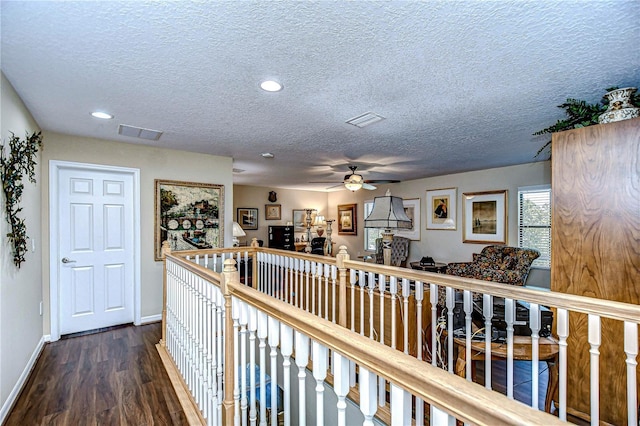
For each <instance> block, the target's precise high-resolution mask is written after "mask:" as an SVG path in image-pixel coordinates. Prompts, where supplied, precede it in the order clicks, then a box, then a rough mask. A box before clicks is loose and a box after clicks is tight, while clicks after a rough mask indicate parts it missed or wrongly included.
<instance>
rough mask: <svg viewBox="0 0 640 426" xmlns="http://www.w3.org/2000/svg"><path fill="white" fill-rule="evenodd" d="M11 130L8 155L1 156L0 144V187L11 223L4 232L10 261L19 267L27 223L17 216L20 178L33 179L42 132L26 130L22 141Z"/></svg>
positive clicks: (20, 189) (21, 185)
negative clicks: (9, 228)
mask: <svg viewBox="0 0 640 426" xmlns="http://www.w3.org/2000/svg"><path fill="white" fill-rule="evenodd" d="M9 133H11V138H10V139H9V151H10V153H9V156H8V157H7V156H6V155H5V152H4V151H5V149H4V148H5V146H4V145H0V167H1V170H0V179H2V190H3V191H4V197H5V210H6V214H7V222H8V223H9V225H11V232H9V233H8V234H7V237H9V241H10V242H11V245H12V248H13V263H14V264H15V265H16V266H17V267H18V268H20V265H21V264H22V262H24V261H25V257H24V256H25V254H26V253H27V238H28V237H27V226H26V225H25V223H24V219H20V218H19V217H18V213H19V212H20V211H21V210H22V208H21V207H20V206H19V204H20V199H21V198H22V190H23V189H24V184H23V183H22V177H23V176H24V175H25V174H28V175H29V181H30V182H31V183H35V182H36V178H35V165H36V164H37V163H36V161H35V158H36V155H37V153H38V149H39V148H40V147H41V146H42V135H41V133H40V132H38V133H35V132H34V133H33V134H32V135H31V136H29V134H28V133H27V135H26V136H25V140H21V139H20V138H19V137H17V136H16V135H14V134H13V132H9Z"/></svg>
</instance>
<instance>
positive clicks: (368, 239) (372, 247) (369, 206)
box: [364, 201, 382, 251]
mask: <svg viewBox="0 0 640 426" xmlns="http://www.w3.org/2000/svg"><path fill="white" fill-rule="evenodd" d="M371 210H373V201H365V202H364V218H365V219H366V218H367V217H369V214H370V213H371ZM381 237H382V229H379V228H364V249H365V250H366V251H376V239H377V238H381Z"/></svg>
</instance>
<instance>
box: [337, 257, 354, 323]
mask: <svg viewBox="0 0 640 426" xmlns="http://www.w3.org/2000/svg"><path fill="white" fill-rule="evenodd" d="M349 284H350V285H351V300H350V302H351V303H350V304H349V307H348V308H349V310H350V319H351V322H350V325H351V331H356V324H355V320H356V270H355V269H349ZM340 303H346V300H345V301H344V302H342V301H340Z"/></svg>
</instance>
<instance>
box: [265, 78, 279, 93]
mask: <svg viewBox="0 0 640 426" xmlns="http://www.w3.org/2000/svg"><path fill="white" fill-rule="evenodd" d="M260 88H262V90H266V91H267V92H279V91H280V90H282V84H280V83H278V82H277V81H274V80H265V81H263V82H262V83H260Z"/></svg>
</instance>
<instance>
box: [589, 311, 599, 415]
mask: <svg viewBox="0 0 640 426" xmlns="http://www.w3.org/2000/svg"><path fill="white" fill-rule="evenodd" d="M588 318H589V345H591V349H590V350H589V353H590V354H591V363H590V364H591V372H590V374H591V386H590V394H591V424H592V425H598V424H599V423H600V381H599V377H598V376H599V374H600V350H599V349H600V341H601V334H600V317H599V316H597V315H591V314H589V315H588Z"/></svg>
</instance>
